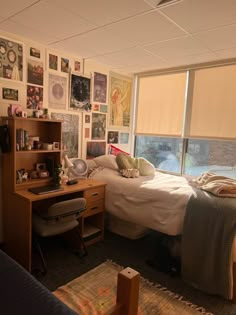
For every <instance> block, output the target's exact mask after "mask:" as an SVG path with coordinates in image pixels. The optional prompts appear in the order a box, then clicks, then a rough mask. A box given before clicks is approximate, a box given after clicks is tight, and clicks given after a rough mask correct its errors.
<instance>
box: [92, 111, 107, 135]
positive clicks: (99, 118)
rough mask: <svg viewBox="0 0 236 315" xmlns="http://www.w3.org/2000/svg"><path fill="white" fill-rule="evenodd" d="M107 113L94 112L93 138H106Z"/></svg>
mask: <svg viewBox="0 0 236 315" xmlns="http://www.w3.org/2000/svg"><path fill="white" fill-rule="evenodd" d="M105 134H106V114H100V113H99V114H97V113H92V140H105Z"/></svg>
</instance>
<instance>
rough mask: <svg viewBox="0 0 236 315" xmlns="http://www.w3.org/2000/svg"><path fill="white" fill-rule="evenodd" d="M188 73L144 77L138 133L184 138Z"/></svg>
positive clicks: (139, 94)
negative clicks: (182, 136)
mask: <svg viewBox="0 0 236 315" xmlns="http://www.w3.org/2000/svg"><path fill="white" fill-rule="evenodd" d="M186 78H187V72H181V73H175V74H165V75H154V76H150V77H140V78H139V80H138V89H137V111H136V128H135V133H136V134H137V135H138V134H145V135H161V136H181V135H182V128H183V117H184V108H185V90H186Z"/></svg>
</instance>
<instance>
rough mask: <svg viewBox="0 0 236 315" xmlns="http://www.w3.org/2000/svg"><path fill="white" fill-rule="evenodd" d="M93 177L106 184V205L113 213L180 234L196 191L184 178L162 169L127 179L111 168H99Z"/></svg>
mask: <svg viewBox="0 0 236 315" xmlns="http://www.w3.org/2000/svg"><path fill="white" fill-rule="evenodd" d="M92 177H93V178H94V179H99V180H103V181H105V182H106V183H107V186H106V195H105V208H106V210H107V211H108V212H110V213H111V214H113V215H115V216H117V217H119V218H120V219H123V220H126V221H130V222H134V223H136V224H140V225H142V226H146V227H148V228H151V229H154V230H158V231H160V232H163V233H166V234H169V235H178V234H181V232H182V227H183V221H184V215H185V209H186V205H187V202H188V200H189V198H190V196H191V194H192V192H193V190H192V188H191V186H189V184H188V182H187V180H186V179H185V178H183V177H180V176H174V175H170V174H164V173H160V172H156V173H155V175H154V176H140V177H138V178H125V177H122V176H121V175H120V173H119V172H118V171H117V170H112V169H108V168H99V169H97V170H96V171H95V173H94V174H93V175H92Z"/></svg>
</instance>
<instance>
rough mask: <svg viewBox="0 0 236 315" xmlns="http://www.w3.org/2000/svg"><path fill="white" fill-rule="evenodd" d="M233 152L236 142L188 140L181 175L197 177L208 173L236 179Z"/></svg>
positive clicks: (235, 156)
mask: <svg viewBox="0 0 236 315" xmlns="http://www.w3.org/2000/svg"><path fill="white" fill-rule="evenodd" d="M235 152H236V141H223V140H197V139H189V140H188V141H187V150H186V154H184V161H185V163H184V172H183V173H184V174H186V175H194V176H199V175H201V174H202V173H203V172H206V171H209V172H213V173H216V174H218V175H222V176H226V177H231V178H236V167H235V166H236V155H235Z"/></svg>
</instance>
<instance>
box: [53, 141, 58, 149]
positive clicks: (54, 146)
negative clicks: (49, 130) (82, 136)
mask: <svg viewBox="0 0 236 315" xmlns="http://www.w3.org/2000/svg"><path fill="white" fill-rule="evenodd" d="M52 149H53V150H59V149H60V142H53V143H52Z"/></svg>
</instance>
